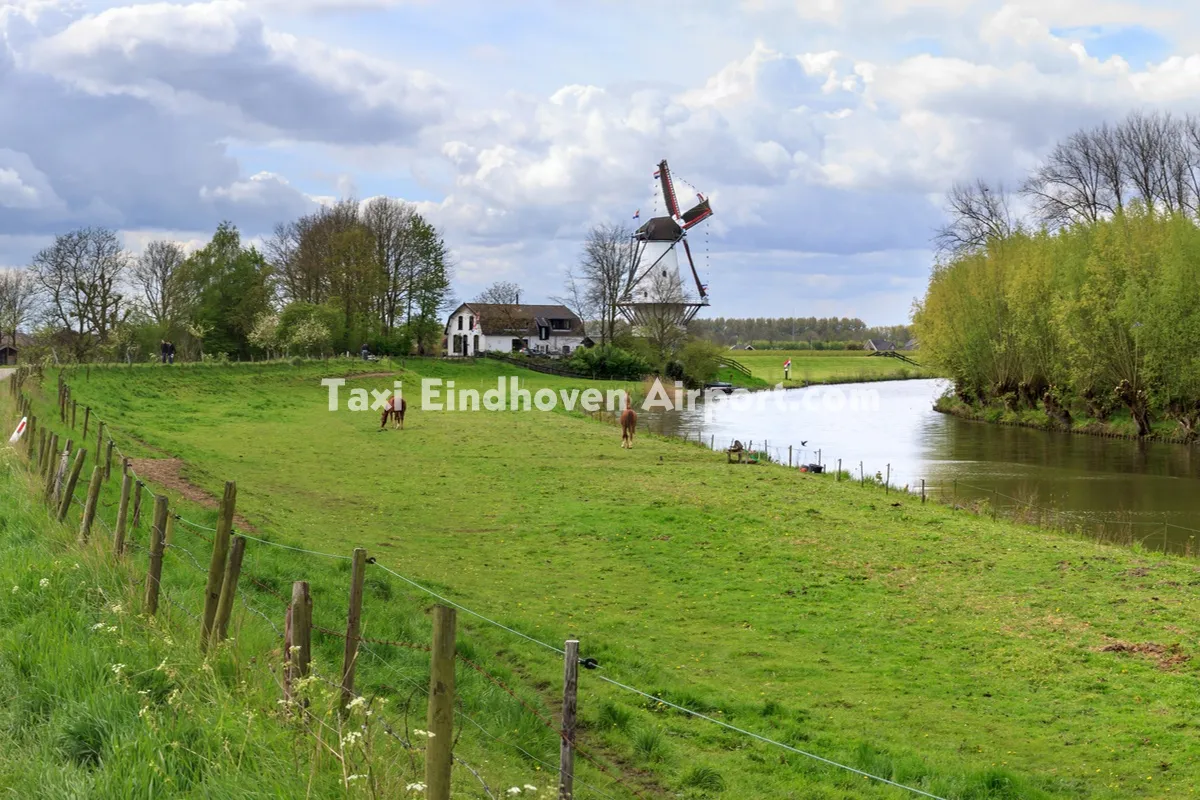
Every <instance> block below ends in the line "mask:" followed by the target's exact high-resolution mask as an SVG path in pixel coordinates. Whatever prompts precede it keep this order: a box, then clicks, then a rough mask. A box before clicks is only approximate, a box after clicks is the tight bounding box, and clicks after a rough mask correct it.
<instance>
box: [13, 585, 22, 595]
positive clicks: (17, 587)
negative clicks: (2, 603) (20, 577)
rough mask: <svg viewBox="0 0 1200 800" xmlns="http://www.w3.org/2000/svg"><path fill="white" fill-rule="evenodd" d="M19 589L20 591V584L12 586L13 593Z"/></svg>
mask: <svg viewBox="0 0 1200 800" xmlns="http://www.w3.org/2000/svg"><path fill="white" fill-rule="evenodd" d="M19 591H21V587H20V586H14V587H13V594H16V593H17V592H19Z"/></svg>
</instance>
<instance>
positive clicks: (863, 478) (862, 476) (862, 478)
mask: <svg viewBox="0 0 1200 800" xmlns="http://www.w3.org/2000/svg"><path fill="white" fill-rule="evenodd" d="M858 477H859V482H860V485H862V486H866V485H867V471H866V470H865V469H863V462H861V461H860V462H858Z"/></svg>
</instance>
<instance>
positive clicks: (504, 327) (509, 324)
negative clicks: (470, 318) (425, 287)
mask: <svg viewBox="0 0 1200 800" xmlns="http://www.w3.org/2000/svg"><path fill="white" fill-rule="evenodd" d="M462 308H467V309H470V310H471V311H473V312H474V313H475V319H476V320H477V322H478V325H479V327H480V328H481V329H482V330H483V333H484V334H485V335H487V336H496V335H501V334H505V333H520V334H527V333H537V328H538V326H539V325H540V326H542V327H545V328H549V327H550V320H552V319H565V320H567V324H568V327H567V328H566V329H559V330H556V331H555V333H559V334H568V335H578V334H580V333H582V331H583V320H581V319H580V318H579V316H578V315H577V314H575V312H573V311H571V309H569V308H567V307H566V306H564V305H509V304H507V303H463V304H462V306H460V308H459V310H461V309H462ZM454 313H455V314H457V313H458V310H456V311H455V312H454Z"/></svg>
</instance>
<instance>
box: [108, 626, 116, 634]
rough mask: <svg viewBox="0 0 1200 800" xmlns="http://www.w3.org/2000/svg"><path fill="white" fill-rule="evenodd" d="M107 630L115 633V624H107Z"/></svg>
mask: <svg viewBox="0 0 1200 800" xmlns="http://www.w3.org/2000/svg"><path fill="white" fill-rule="evenodd" d="M108 632H109V633H116V632H117V626H116V625H109V626H108Z"/></svg>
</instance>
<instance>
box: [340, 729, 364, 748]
mask: <svg viewBox="0 0 1200 800" xmlns="http://www.w3.org/2000/svg"><path fill="white" fill-rule="evenodd" d="M361 738H362V734H361V733H359V732H358V731H350V732H349V733H347V734H346V735H345V736H343V737H342V747H345V746H346V745H350V744H354V743H355V742H357V741H358V740H359V739H361Z"/></svg>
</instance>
